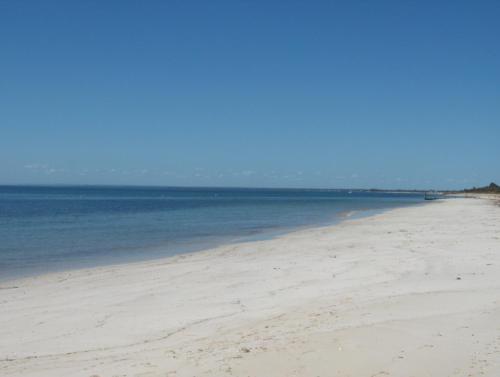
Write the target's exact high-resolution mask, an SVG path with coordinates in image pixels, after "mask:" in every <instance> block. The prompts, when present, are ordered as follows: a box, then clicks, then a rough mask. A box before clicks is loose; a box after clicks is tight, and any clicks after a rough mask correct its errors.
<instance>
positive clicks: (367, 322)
mask: <svg viewBox="0 0 500 377" xmlns="http://www.w3.org/2000/svg"><path fill="white" fill-rule="evenodd" d="M499 245H500V208H499V207H498V206H496V205H493V202H492V201H491V200H489V199H480V200H472V199H467V198H452V199H447V200H443V201H436V202H432V203H426V205H417V206H408V207H400V208H395V209H390V210H388V211H385V212H383V213H380V214H376V215H373V216H369V217H363V218H361V219H347V220H346V221H342V222H341V223H338V224H335V225H333V226H325V227H319V228H312V229H305V230H298V231H294V232H290V233H287V234H285V235H282V236H279V237H276V238H273V239H269V240H260V241H253V242H247V243H237V244H230V245H224V246H220V247H217V248H214V249H209V250H205V251H198V252H194V253H190V254H182V255H176V256H173V257H168V258H163V259H156V260H151V261H144V262H136V263H130V264H120V265H113V266H102V267H95V268H92V269H82V270H73V271H69V272H57V273H51V274H48V275H41V276H37V277H30V278H24V279H19V280H12V281H9V285H10V284H12V283H14V282H15V285H16V286H17V287H16V288H12V289H0V302H2V307H3V310H2V311H0V339H2V340H0V370H1V371H3V373H5V375H6V376H33V377H34V376H37V377H49V376H50V377H54V376H55V377H57V376H67V375H72V376H82V377H83V376H85V377H89V376H100V377H104V376H108V375H109V376H111V375H113V376H114V375H120V376H186V377H188V376H194V375H196V376H213V377H219V376H241V377H243V376H245V377H246V376H252V377H261V376H273V377H274V376H276V377H285V376H286V377H288V376H320V375H321V376H331V375H338V376H347V375H352V376H365V375H366V376H375V375H378V376H383V375H395V376H403V375H404V376H406V375H412V376H415V377H419V376H427V375H439V376H452V375H453V376H468V375H470V374H471V375H479V374H481V375H486V376H492V377H493V376H497V375H498V374H499V373H500V364H499V362H498V360H499V359H500V357H499V356H500V328H499V327H498V318H499V315H500V300H499V299H498V297H500V254H499V253H498V251H497V250H498V246H499ZM4 285H5V283H2V285H1V286H2V287H3V286H4Z"/></svg>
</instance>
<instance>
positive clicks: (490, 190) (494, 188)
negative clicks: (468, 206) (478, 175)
mask: <svg viewBox="0 0 500 377" xmlns="http://www.w3.org/2000/svg"><path fill="white" fill-rule="evenodd" d="M464 192H467V193H477V194H500V186H498V185H497V184H496V183H493V182H491V183H490V184H489V186H484V187H473V188H471V189H465V190H464Z"/></svg>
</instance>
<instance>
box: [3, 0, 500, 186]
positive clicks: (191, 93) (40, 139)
mask: <svg viewBox="0 0 500 377" xmlns="http://www.w3.org/2000/svg"><path fill="white" fill-rule="evenodd" d="M499 20H500V1H498V0H494V1H305V0H304V1H294V0H291V1H285V0H283V1H270V0H266V1H264V0H263V1H249V0H248V1H236V0H228V1H217V0H215V1H205V0H203V1H167V0H165V1H101V0H98V1H89V0H85V1H84V0H82V1H67V0H65V1H50V0H44V1H38V0H37V1H28V0H24V1H16V0H8V1H7V0H0V72H1V74H0V183H6V184H10V183H44V184H53V183H70V184H72V183H84V184H139V185H142V184H155V185H195V186H250V187H254V186H262V187H276V186H279V187H361V188H368V187H385V188H461V187H466V186H473V185H485V184H488V183H489V182H490V181H497V182H499V183H500V21H499Z"/></svg>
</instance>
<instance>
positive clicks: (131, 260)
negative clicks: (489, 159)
mask: <svg viewBox="0 0 500 377" xmlns="http://www.w3.org/2000/svg"><path fill="white" fill-rule="evenodd" d="M425 204H426V202H421V203H411V204H405V205H402V206H398V207H393V208H378V209H370V208H367V209H360V210H349V211H344V212H347V213H344V212H340V213H336V214H335V215H334V216H333V217H332V218H331V219H330V220H322V221H319V222H315V223H311V224H308V225H299V226H289V227H284V226H280V227H277V228H275V229H273V230H271V229H267V230H260V231H257V232H256V233H255V234H247V235H234V236H232V237H230V236H227V237H225V238H224V237H223V238H220V239H219V240H213V241H211V242H208V241H206V242H205V243H200V244H196V245H181V246H179V247H178V248H177V252H173V251H172V254H171V255H166V252H164V251H162V250H165V247H161V246H155V247H149V248H148V250H149V251H147V252H146V255H140V254H134V255H131V254H127V255H123V256H122V257H121V259H122V260H121V261H119V260H118V259H120V257H113V258H110V259H107V260H105V259H102V260H100V261H99V262H97V263H95V264H93V263H92V262H90V263H88V265H86V264H85V263H84V262H81V261H80V262H79V263H77V264H75V265H71V262H69V264H65V263H64V262H63V263H60V264H59V266H60V267H54V268H53V269H50V270H47V271H43V272H40V273H38V272H37V273H33V272H32V273H26V274H19V275H18V276H15V275H12V276H6V277H2V276H0V289H2V286H3V285H5V284H8V283H9V282H13V281H17V280H24V279H31V278H38V277H42V276H44V275H52V274H61V273H62V274H64V273H68V272H76V271H79V270H92V269H96V268H101V267H102V268H105V267H113V266H123V265H129V264H137V263H146V262H154V261H161V260H164V259H169V258H175V257H176V256H180V255H185V256H189V255H191V254H194V253H201V252H209V251H213V250H216V249H218V248H220V247H224V246H231V245H238V244H242V243H251V242H256V241H266V240H273V239H276V238H279V237H283V236H286V235H287V234H289V233H294V232H301V231H304V230H309V229H317V228H325V227H331V226H336V225H338V224H340V223H342V222H344V221H349V220H355V219H362V218H366V217H371V216H376V215H378V214H382V213H384V212H387V211H391V210H393V209H397V208H406V207H413V206H419V205H425ZM162 254H163V255H162ZM108 258H109V257H108Z"/></svg>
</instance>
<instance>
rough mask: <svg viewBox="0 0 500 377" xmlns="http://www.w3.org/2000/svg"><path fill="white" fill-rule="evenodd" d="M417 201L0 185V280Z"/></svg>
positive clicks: (389, 196)
mask: <svg viewBox="0 0 500 377" xmlns="http://www.w3.org/2000/svg"><path fill="white" fill-rule="evenodd" d="M422 201H423V196H422V195H421V194H394V193H382V192H376V193H374V192H361V191H354V192H349V191H333V190H288V189H286V190H278V189H223V188H221V189H212V188H158V187H90V186H86V187H45V186H44V187H35V186H0V240H1V243H0V279H7V278H13V277H21V276H30V275H35V274H40V273H44V272H49V271H57V270H63V269H69V268H79V267H90V266H97V265H103V264H109V263H120V262H125V261H135V260H146V259H152V258H157V257H164V256H171V255H175V254H179V253H185V252H190V251H196V250H200V249H203V248H206V247H210V246H215V245H219V244H222V243H226V242H235V241H241V240H246V239H250V238H251V237H265V236H266V235H270V234H275V233H276V232H283V231H288V230H291V229H296V228H299V227H304V226H313V225H319V224H328V223H333V222H335V221H338V220H339V219H341V218H342V217H343V216H345V215H346V214H347V213H350V212H352V211H357V212H356V213H358V214H359V213H361V214H362V213H364V211H374V210H375V211H378V210H383V209H388V208H393V207H399V206H405V205H412V204H416V203H420V202H422ZM360 211H361V212H360Z"/></svg>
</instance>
